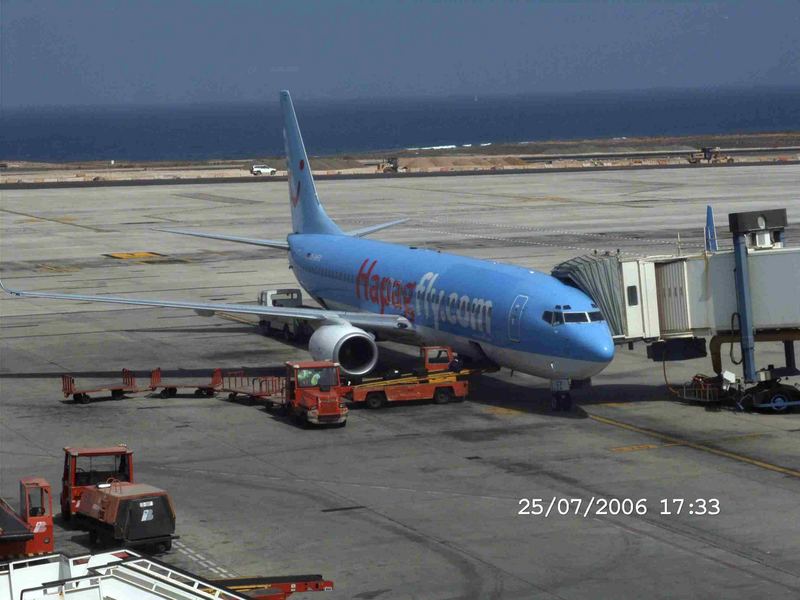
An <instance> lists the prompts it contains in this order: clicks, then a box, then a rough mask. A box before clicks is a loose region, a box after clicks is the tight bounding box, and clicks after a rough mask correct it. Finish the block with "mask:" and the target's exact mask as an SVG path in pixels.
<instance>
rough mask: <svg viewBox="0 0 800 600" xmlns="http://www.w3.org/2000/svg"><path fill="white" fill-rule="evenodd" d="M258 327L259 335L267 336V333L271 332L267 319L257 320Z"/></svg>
mask: <svg viewBox="0 0 800 600" xmlns="http://www.w3.org/2000/svg"><path fill="white" fill-rule="evenodd" d="M258 327H259V329H260V330H261V335H265V336H267V337H269V335H270V334H271V333H272V327H271V325H270V322H269V321H259V322H258Z"/></svg>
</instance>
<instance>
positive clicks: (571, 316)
mask: <svg viewBox="0 0 800 600" xmlns="http://www.w3.org/2000/svg"><path fill="white" fill-rule="evenodd" d="M564 321H566V322H567V323H586V322H588V321H589V317H587V316H586V313H585V312H568V313H564Z"/></svg>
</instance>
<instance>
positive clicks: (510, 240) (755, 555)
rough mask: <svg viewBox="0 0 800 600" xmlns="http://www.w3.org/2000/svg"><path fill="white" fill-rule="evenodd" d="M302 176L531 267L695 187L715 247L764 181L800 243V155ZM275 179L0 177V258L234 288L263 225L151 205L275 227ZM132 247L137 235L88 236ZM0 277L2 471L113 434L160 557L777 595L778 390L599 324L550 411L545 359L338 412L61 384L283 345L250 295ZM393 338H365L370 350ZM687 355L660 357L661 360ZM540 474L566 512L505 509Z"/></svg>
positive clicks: (778, 352)
mask: <svg viewBox="0 0 800 600" xmlns="http://www.w3.org/2000/svg"><path fill="white" fill-rule="evenodd" d="M318 190H319V193H320V196H321V198H322V200H323V203H324V204H325V205H326V208H327V210H328V212H329V214H331V216H332V217H333V218H334V219H335V220H337V221H338V222H339V223H340V224H341V225H342V227H343V228H345V229H347V228H351V229H355V228H358V227H360V226H364V225H368V224H373V223H378V222H382V221H387V220H391V219H394V218H400V217H409V218H410V219H411V220H410V221H409V222H408V223H406V224H404V225H401V226H399V227H395V228H392V229H389V230H386V231H383V232H380V233H378V234H376V235H375V236H374V237H375V238H376V239H383V240H387V241H392V242H398V243H406V244H412V245H417V246H428V247H432V248H439V249H441V250H443V251H451V252H456V253H463V254H469V255H473V256H478V257H485V258H493V259H496V260H503V261H508V262H513V263H516V264H520V265H524V266H527V267H532V268H538V269H544V270H549V268H550V267H552V266H553V265H555V264H556V263H558V262H560V261H562V260H566V259H568V258H571V257H573V256H576V255H579V254H584V253H590V252H593V251H594V250H597V251H599V252H604V251H610V252H617V251H619V252H622V253H630V254H648V255H650V254H671V253H675V252H676V251H678V249H679V248H680V251H682V252H691V251H696V250H699V249H701V248H702V233H703V225H704V218H705V206H706V204H708V203H710V204H712V205H713V206H714V208H715V210H716V213H717V219H718V221H717V224H718V231H719V236H720V238H721V240H722V242H723V246H730V241H729V237H728V234H727V233H726V232H727V214H728V213H729V212H734V211H743V210H756V209H759V208H780V207H786V208H787V209H788V216H789V222H790V225H789V228H788V230H787V239H788V243H789V244H791V245H797V244H800V198H798V195H800V166H796V165H781V166H765V167H741V168H736V169H702V170H696V171H695V170H689V169H680V170H648V171H617V172H608V173H595V172H582V173H558V174H556V173H552V174H530V175H508V176H502V177H501V176H495V177H481V176H465V177H442V178H424V179H423V178H420V179H403V180H391V179H390V180H371V181H324V182H319V183H318ZM287 196H288V194H287V190H286V184H285V183H279V182H269V181H258V182H252V183H242V184H219V185H196V186H193V185H181V186H156V187H115V188H91V189H41V190H3V191H2V192H0V211H1V212H2V222H1V223H0V239H2V245H1V246H0V266H1V267H2V276H3V279H4V281H6V282H7V283H8V284H9V285H11V286H12V287H18V288H23V289H37V290H53V291H65V292H66V291H74V292H84V293H102V294H106V293H107V294H124V295H130V296H134V295H140V296H152V297H162V298H174V299H204V300H208V301H228V302H252V301H254V300H255V297H256V294H257V292H258V291H259V290H261V289H265V288H274V287H285V286H289V285H294V284H295V281H294V278H293V277H292V273H291V271H290V270H289V269H288V267H287V263H286V260H285V256H284V253H283V252H282V251H280V250H270V249H263V248H255V247H249V246H243V245H237V244H229V243H225V242H221V241H213V240H207V239H199V238H190V237H185V236H175V235H169V234H166V233H161V232H157V231H154V229H155V228H157V227H163V226H167V227H176V226H179V227H184V228H186V227H192V228H194V227H196V228H197V229H198V230H200V231H212V232H224V233H229V234H233V235H242V236H250V237H263V238H281V237H282V236H284V235H285V234H286V232H287V231H289V227H290V224H289V223H290V221H289V210H288V197H287ZM679 234H680V241H679V239H678V236H679ZM141 252H149V253H152V256H143V255H140V254H134V255H132V256H131V257H130V258H115V257H112V256H110V255H111V254H113V253H141ZM354 268H356V269H357V266H354ZM787 276H794V277H797V276H798V274H787ZM0 300H1V303H0V314H2V323H1V324H0V326H1V332H2V338H1V339H0V351H1V359H2V362H1V364H0V388H1V389H0V426H1V427H2V429H0V431H1V432H2V433H1V434H0V435H1V436H2V437H0V493H2V496H3V497H6V498H9V499H13V498H15V497H16V495H17V481H18V479H19V478H20V477H23V476H27V475H42V476H45V477H46V478H47V479H49V480H50V482H51V484H53V486H54V488H57V487H58V482H59V479H60V470H61V469H60V467H61V464H62V460H63V459H62V453H61V448H62V447H63V446H66V445H109V444H114V443H118V442H126V443H127V444H128V445H130V446H131V447H132V448H133V450H134V452H135V457H136V473H137V477H138V478H139V479H140V480H141V481H145V482H148V483H151V484H153V485H157V486H159V487H163V488H165V489H167V490H168V491H169V492H170V494H171V495H172V498H173V500H174V502H175V505H176V509H177V513H178V533H179V534H180V536H181V539H180V540H179V542H178V543H177V544H176V545H175V546H174V547H173V550H172V551H171V552H170V553H169V554H168V555H166V556H165V560H167V561H168V562H171V563H173V564H175V565H177V566H179V567H182V568H185V569H189V570H192V571H194V572H196V573H197V574H199V575H202V576H207V577H210V578H215V577H221V576H225V575H278V574H286V573H321V574H322V575H324V576H325V577H326V578H330V579H333V580H334V581H335V583H336V591H334V592H333V593H328V594H326V595H325V596H324V597H325V598H342V599H352V598H358V599H364V600H367V599H380V600H388V599H412V598H419V599H426V600H428V599H442V600H444V599H455V598H460V599H467V598H469V599H485V598H520V599H528V598H568V599H584V598H585V599H590V598H591V599H595V598H615V599H621V598H641V597H646V598H686V597H694V598H709V597H724V598H728V599H734V598H753V597H761V598H797V597H798V596H800V505H798V502H797V499H798V494H799V493H800V439H798V435H799V434H798V432H800V413H795V414H780V415H776V414H750V413H747V414H743V413H737V412H733V411H731V410H728V409H722V410H718V411H716V410H707V409H706V408H704V407H701V406H692V405H686V404H682V403H679V402H676V401H674V399H673V398H672V397H671V396H670V393H669V391H668V390H667V388H666V386H665V384H664V373H663V372H662V368H661V364H659V363H653V362H650V361H648V360H647V359H646V357H645V352H644V347H642V346H639V347H636V348H635V349H633V350H628V349H627V348H620V349H618V352H617V356H616V358H615V360H614V362H613V363H612V365H611V366H610V367H609V368H608V369H607V370H606V371H605V372H604V373H602V374H601V375H599V376H598V377H596V378H595V380H594V387H592V388H590V389H586V390H580V391H578V392H575V394H574V399H575V401H576V405H577V406H576V408H575V410H574V411H573V412H572V413H571V414H564V413H552V412H550V410H549V402H550V398H549V391H548V386H547V383H546V382H545V381H543V380H537V379H535V378H532V377H528V376H524V375H519V374H514V375H513V376H511V374H509V373H508V372H501V373H498V374H493V375H486V376H483V377H482V378H480V379H479V380H478V381H477V382H476V383H475V385H474V386H473V391H472V395H471V398H470V401H468V402H466V403H463V404H449V405H443V406H440V405H429V404H421V405H405V406H398V407H392V408H388V409H385V410H382V411H369V410H362V409H358V410H353V411H352V412H351V415H350V423H349V424H348V426H347V427H346V428H344V429H326V430H316V429H311V430H303V429H299V428H297V427H294V426H292V425H290V424H289V423H287V422H285V421H283V420H282V419H280V418H278V417H274V416H272V415H271V414H270V413H268V412H266V411H264V410H263V409H262V408H260V407H258V406H247V405H244V404H238V403H231V402H227V401H225V400H223V398H222V397H221V396H220V397H218V398H194V397H191V396H185V397H180V398H173V399H166V400H164V399H160V398H147V397H131V398H128V399H125V400H119V401H95V402H92V403H90V404H88V405H74V404H72V403H69V402H66V403H65V402H63V401H62V396H61V392H60V378H59V376H60V375H61V373H63V372H71V373H74V374H75V375H76V378H77V379H78V380H79V381H87V382H90V381H93V380H98V378H100V379H103V380H109V379H114V378H117V377H118V373H119V370H120V369H121V368H122V367H127V368H129V369H133V370H134V371H136V372H137V374H139V375H141V376H142V377H144V376H145V374H146V373H147V372H149V370H150V369H151V368H155V367H157V366H160V367H161V368H162V369H163V370H164V372H165V375H170V376H177V375H183V376H189V375H192V376H193V378H194V379H196V378H197V376H198V375H199V374H210V372H211V370H212V369H213V368H215V367H222V368H226V369H236V368H239V367H247V368H252V369H267V368H270V367H276V366H278V365H280V364H281V363H282V362H283V361H284V360H287V359H292V358H302V357H307V354H306V352H305V351H304V349H302V348H297V347H294V346H289V345H286V344H284V343H282V342H280V341H277V340H272V339H268V338H264V337H263V336H261V335H259V334H258V332H257V331H256V328H255V327H253V326H252V325H251V324H250V323H249V322H247V320H246V319H245V320H244V322H243V321H242V320H231V319H226V318H223V317H211V318H204V317H200V316H197V315H195V314H194V313H192V312H190V311H182V310H167V309H147V308H138V307H130V306H114V305H101V304H87V303H79V302H64V301H49V300H43V299H20V298H13V297H10V296H7V295H3V296H2V298H1V299H0ZM409 353H413V349H404V348H402V347H399V346H395V345H387V346H386V348H385V351H384V352H383V354H382V356H383V359H384V360H385V361H389V362H392V363H394V362H395V361H398V360H402V361H408V360H409V357H408V355H409ZM723 358H724V362H725V365H726V367H727V368H729V369H732V370H738V369H737V367H733V366H731V365H730V359H729V358H728V356H727V353H724V354H723ZM758 359H759V364H760V365H763V364H766V363H768V362H771V363H775V364H782V362H781V361H782V359H783V354H782V349H781V347H780V346H778V345H774V346H773V345H768V344H765V345H763V347H761V346H759V353H758ZM710 369H711V366H710V360H709V359H702V360H695V361H688V362H685V363H670V364H668V365H667V370H666V376H667V378H668V379H669V381H670V382H671V383H677V382H681V381H685V380H688V379H690V378H691V377H692V376H693V375H694V374H695V373H698V372H709V371H710ZM553 498H555V499H556V500H558V499H566V500H574V501H573V502H572V503H569V507H570V512H571V514H565V515H561V514H558V513H559V507H561V508H562V509H563V508H564V507H565V506H566V505H565V504H564V503H563V502H562V503H560V504H559V503H558V502H554V503H553V509H551V510H550V514H549V516H545V515H521V514H519V512H520V510H521V509H523V508H525V502H524V501H523V502H520V501H521V500H523V499H528V501H530V500H531V499H541V502H542V503H543V507H544V509H547V508H548V507H549V506H550V503H551V500H552V499H553ZM609 498H618V499H631V500H633V501H634V502H636V501H638V500H644V501H645V502H644V503H640V504H639V506H646V511H647V512H646V514H632V515H612V514H598V509H601V508H602V506H603V502H602V500H601V499H609ZM56 499H57V494H56ZM592 499H594V500H592ZM711 499H715V500H716V501H718V507H719V514H708V513H710V512H716V511H715V509H714V507H715V506H717V502H713V501H712V500H711ZM578 500H580V501H581V504H580V507H579V509H578V510H579V514H578V515H575V514H574V512H575V510H576V507H577V505H578V502H577V501H578ZM680 501H683V506H682V510H681V514H675V513H676V512H677V511H678V504H679V502H680ZM701 501H702V502H701ZM12 502H13V500H12ZM590 502H591V503H592V506H591V508H589V503H590ZM690 503H691V507H690ZM534 506H536V503H534ZM702 506H705V511H704V510H703V509H702ZM665 509H666V510H665ZM690 511H691V512H690ZM600 512H601V513H602V511H600ZM666 512H669V513H671V514H664V513H666ZM702 512H705V513H706V514H698V513H702ZM584 514H585V516H584ZM87 537H88V536H87V535H86V534H83V533H80V532H77V531H72V530H64V529H62V528H61V527H60V526H59V527H58V529H57V532H56V540H57V541H56V545H57V548H58V549H60V550H64V551H66V552H69V553H73V554H74V553H79V552H86V551H87V545H88V539H87ZM308 597H310V598H313V597H314V596H311V595H309V596H308Z"/></svg>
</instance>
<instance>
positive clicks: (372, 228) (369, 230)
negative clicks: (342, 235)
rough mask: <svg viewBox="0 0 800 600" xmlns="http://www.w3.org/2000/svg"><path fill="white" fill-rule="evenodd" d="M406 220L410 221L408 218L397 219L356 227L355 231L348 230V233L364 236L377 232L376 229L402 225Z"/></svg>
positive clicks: (354, 235)
mask: <svg viewBox="0 0 800 600" xmlns="http://www.w3.org/2000/svg"><path fill="white" fill-rule="evenodd" d="M406 221H408V219H397V220H396V221H389V222H388V223H381V224H380V225H370V226H369V227H362V228H361V229H354V230H353V231H348V232H347V235H350V236H353V237H364V236H365V235H369V234H370V233H375V232H376V231H380V230H381V229H388V228H389V227H394V226H395V225H400V224H401V223H405V222H406Z"/></svg>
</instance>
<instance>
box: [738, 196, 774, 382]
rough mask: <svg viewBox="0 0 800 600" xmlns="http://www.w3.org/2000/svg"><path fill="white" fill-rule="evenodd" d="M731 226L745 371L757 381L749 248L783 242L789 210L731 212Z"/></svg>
mask: <svg viewBox="0 0 800 600" xmlns="http://www.w3.org/2000/svg"><path fill="white" fill-rule="evenodd" d="M728 225H729V227H730V231H731V233H732V234H733V256H734V261H735V264H736V272H735V274H734V283H735V285H736V305H737V310H738V313H739V331H740V332H741V333H740V335H741V345H742V363H743V364H742V370H743V374H744V380H745V382H746V383H755V382H756V381H757V378H756V365H755V336H754V332H753V305H752V299H751V297H750V271H749V264H748V257H747V248H748V245H752V246H753V247H754V248H762V247H772V246H773V245H774V244H777V243H782V241H783V229H784V227H786V209H777V210H765V211H754V212H743V213H731V214H729V215H728ZM748 242H750V243H751V244H748ZM787 358H788V355H787Z"/></svg>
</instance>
